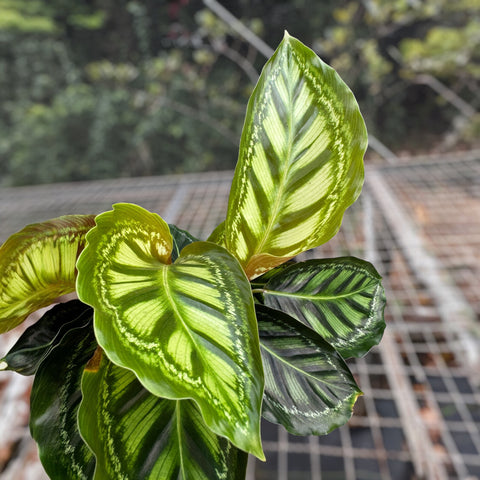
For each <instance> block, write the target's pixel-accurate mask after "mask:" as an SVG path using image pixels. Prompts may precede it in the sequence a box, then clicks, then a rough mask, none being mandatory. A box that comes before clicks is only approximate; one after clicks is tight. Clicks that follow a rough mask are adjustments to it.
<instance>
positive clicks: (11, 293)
mask: <svg viewBox="0 0 480 480" xmlns="http://www.w3.org/2000/svg"><path fill="white" fill-rule="evenodd" d="M94 218H95V217H94V216H93V215H67V216H64V217H59V218H55V219H53V220H49V221H47V222H43V223H35V224H32V225H28V226H26V227H25V228H24V229H23V230H21V231H19V232H17V233H15V234H14V235H12V236H11V237H10V238H9V239H8V240H7V241H6V242H5V243H4V244H3V245H2V246H1V247H0V333H4V332H8V331H9V330H11V329H12V328H14V327H16V326H17V325H19V324H20V323H22V322H23V321H24V320H25V318H26V317H27V316H28V315H30V314H31V313H33V312H35V311H36V310H38V309H40V308H42V307H46V306H48V305H50V304H51V303H53V301H54V300H55V299H56V298H57V297H59V296H61V295H64V294H66V293H70V292H73V291H74V290H75V274H76V270H75V262H76V261H77V257H78V255H79V254H80V252H81V251H82V249H83V247H84V244H85V235H86V233H87V232H88V231H89V230H90V229H91V228H92V227H94V226H95V221H94Z"/></svg>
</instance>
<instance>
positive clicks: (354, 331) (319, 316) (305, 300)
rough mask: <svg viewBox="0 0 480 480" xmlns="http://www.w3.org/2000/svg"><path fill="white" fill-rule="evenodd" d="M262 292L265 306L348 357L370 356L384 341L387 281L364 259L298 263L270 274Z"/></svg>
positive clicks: (347, 258)
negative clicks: (304, 327)
mask: <svg viewBox="0 0 480 480" xmlns="http://www.w3.org/2000/svg"><path fill="white" fill-rule="evenodd" d="M273 272H274V270H272V271H271V272H269V275H270V274H271V273H273ZM260 290H261V292H262V293H263V298H264V303H265V305H267V306H269V307H271V308H274V309H277V310H282V311H283V312H285V313H288V314H289V315H291V316H292V317H294V318H296V319H297V320H300V321H301V322H303V323H304V324H305V325H307V326H309V327H311V328H313V330H315V331H316V332H317V333H319V334H320V335H321V336H322V337H323V338H324V339H325V340H326V341H327V342H328V343H330V344H331V345H333V346H334V347H335V348H336V349H337V350H338V351H339V352H340V353H341V354H342V355H343V357H344V358H348V357H354V356H355V357H358V356H361V355H364V354H365V353H366V352H367V351H368V350H369V349H370V348H371V347H372V346H374V345H377V344H378V342H379V341H380V339H381V338H382V334H383V331H384V329H385V321H384V318H383V311H384V308H385V292H384V290H383V287H382V283H381V277H380V275H379V274H378V273H377V271H376V270H375V268H374V267H373V266H372V265H371V264H370V263H368V262H365V261H363V260H359V259H358V258H353V257H342V258H332V259H325V260H308V261H306V262H301V263H297V264H294V265H291V266H289V267H288V268H285V269H282V270H280V271H279V272H278V274H273V275H270V276H269V279H268V281H267V282H266V284H265V285H264V287H263V288H262V289H260Z"/></svg>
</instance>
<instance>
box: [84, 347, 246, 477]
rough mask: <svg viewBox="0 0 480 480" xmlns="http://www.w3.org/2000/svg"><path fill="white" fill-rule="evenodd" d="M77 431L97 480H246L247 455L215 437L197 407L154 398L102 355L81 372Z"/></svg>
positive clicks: (125, 370)
mask: <svg viewBox="0 0 480 480" xmlns="http://www.w3.org/2000/svg"><path fill="white" fill-rule="evenodd" d="M82 392H83V401H82V404H81V407H80V411H79V425H80V431H81V432H82V435H83V437H84V438H85V440H86V442H87V443H88V445H89V446H90V447H91V449H92V450H93V451H94V453H95V455H96V458H97V467H96V471H95V477H94V479H96V480H103V479H108V478H122V479H124V480H128V479H132V480H137V479H139V478H141V479H142V480H148V479H152V480H153V479H155V480H157V479H162V480H216V479H219V480H220V479H222V480H244V478H245V470H246V463H247V455H246V454H245V453H244V452H242V451H240V450H238V449H237V448H235V447H233V446H232V444H231V443H230V442H228V440H227V439H225V438H223V437H219V436H217V435H215V434H214V433H213V432H212V431H211V430H210V429H209V428H208V427H207V426H206V425H205V422H204V421H203V419H202V416H201V413H200V411H199V409H198V406H197V405H196V404H195V402H193V401H191V400H167V399H164V398H159V397H156V396H154V395H152V394H151V393H150V392H149V391H148V390H146V389H145V388H144V387H143V386H142V385H141V384H140V382H139V381H138V380H137V378H136V377H135V375H134V374H133V373H132V372H131V371H129V370H127V369H124V368H121V367H118V366H116V365H114V364H113V363H112V362H110V361H109V360H108V359H107V357H106V356H105V355H104V354H102V353H101V351H100V352H98V353H97V355H96V356H95V361H92V362H91V363H90V364H89V366H88V367H87V369H86V370H85V373H84V376H83V381H82Z"/></svg>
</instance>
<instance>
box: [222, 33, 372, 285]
mask: <svg viewBox="0 0 480 480" xmlns="http://www.w3.org/2000/svg"><path fill="white" fill-rule="evenodd" d="M366 148H367V134H366V129H365V124H364V122H363V119H362V117H361V115H360V111H359V109H358V105H357V103H356V101H355V98H354V96H353V94H352V92H351V91H350V90H349V88H348V87H347V86H346V85H345V84H344V83H343V81H342V80H341V79H340V77H339V76H338V75H337V73H336V72H335V71H334V70H333V69H332V68H330V67H329V66H327V65H326V64H325V63H323V62H322V61H321V60H320V59H319V58H318V57H317V56H316V55H315V53H314V52H313V51H311V50H310V49H308V48H307V47H305V46H304V45H303V44H302V43H300V42H299V41H298V40H296V39H294V38H293V37H290V36H289V35H288V34H286V35H285V38H284V39H283V41H282V43H281V44H280V46H279V47H278V49H277V51H276V52H275V54H274V55H273V57H272V58H271V59H270V60H269V61H268V62H267V64H266V66H265V67H264V69H263V72H262V75H261V77H260V79H259V81H258V84H257V86H256V87H255V90H254V92H253V94H252V97H251V99H250V102H249V104H248V109H247V115H246V119H245V125H244V128H243V133H242V139H241V143H240V154H239V160H238V164H237V168H236V170H235V176H234V180H233V184H232V190H231V192H230V199H229V208H228V213H227V219H226V222H225V227H224V233H223V234H221V232H218V231H217V232H216V233H215V235H214V236H213V238H214V239H217V240H218V239H222V242H223V243H224V245H225V246H226V248H227V249H228V250H229V251H230V252H232V253H233V254H234V255H235V256H236V257H237V258H238V259H239V261H240V263H241V265H242V266H243V268H244V270H245V272H246V273H247V276H248V277H249V278H255V277H257V276H258V275H260V274H262V273H264V272H265V271H267V270H269V269H271V268H273V267H275V266H276V265H279V264H281V263H283V262H284V261H286V260H287V259H289V258H292V257H293V256H295V255H297V254H298V253H301V252H303V251H305V250H308V249H310V248H313V247H316V246H318V245H320V244H322V243H324V242H326V241H328V240H329V239H330V238H331V237H333V236H334V235H335V233H336V232H337V231H338V229H339V227H340V223H341V221H342V216H343V213H344V211H345V210H346V209H347V208H348V207H349V206H350V205H351V204H352V203H353V202H354V201H355V200H356V198H357V197H358V195H359V194H360V191H361V188H362V184H363V154H364V152H365V149H366ZM219 228H221V227H219Z"/></svg>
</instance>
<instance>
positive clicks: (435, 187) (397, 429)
mask: <svg viewBox="0 0 480 480" xmlns="http://www.w3.org/2000/svg"><path fill="white" fill-rule="evenodd" d="M479 158H480V156H475V155H473V156H472V155H471V154H470V155H469V156H465V157H461V158H460V159H457V160H456V161H455V162H447V161H443V160H442V161H422V162H409V163H408V164H402V165H397V166H390V167H379V166H376V167H375V168H374V169H371V170H370V171H369V172H368V173H367V179H370V178H371V179H372V180H371V181H370V180H367V185H366V188H365V189H364V193H363V194H362V196H361V198H360V200H359V201H358V202H357V203H356V204H355V205H354V206H353V207H351V208H350V209H349V210H348V211H347V213H346V215H345V218H344V222H343V225H342V228H341V229H340V231H339V233H338V234H337V236H336V237H334V238H333V239H332V240H331V241H330V242H329V243H327V244H325V245H323V246H322V247H320V248H318V249H316V250H314V251H311V252H307V253H306V254H304V258H309V257H310V258H311V257H334V256H344V255H355V256H359V257H362V258H367V259H369V260H371V261H373V262H374V264H375V266H376V267H377V269H378V270H379V271H380V273H381V274H382V276H383V283H384V285H385V288H386V291H387V302H388V303H387V308H386V312H385V313H386V320H387V329H386V333H385V335H384V338H383V340H382V342H381V344H380V346H378V347H375V348H374V349H373V350H372V351H371V352H370V353H369V354H368V355H366V356H365V357H363V358H360V359H353V360H348V363H349V366H350V368H351V369H352V371H353V373H354V375H355V377H356V379H357V381H358V383H359V386H360V388H361V389H362V391H363V392H364V396H362V397H360V398H359V400H358V401H357V404H356V406H355V410H354V415H353V417H352V419H351V420H350V422H349V423H348V424H347V425H345V426H343V427H341V428H339V429H337V430H334V431H333V432H331V433H330V434H329V435H327V436H322V437H295V436H292V435H289V434H288V433H287V432H286V431H285V430H284V429H283V428H282V427H278V426H276V425H272V424H269V423H267V422H265V423H264V424H263V427H262V429H263V430H262V431H263V438H264V448H265V453H266V457H267V462H266V463H263V462H260V461H257V460H255V459H253V458H251V459H250V461H249V466H248V472H247V475H248V479H249V480H254V479H255V480H261V479H272V478H275V479H279V480H302V479H308V480H320V479H321V480H326V479H332V480H333V479H347V480H350V479H352V480H357V479H358V480H362V479H365V480H367V479H368V480H375V479H381V480H396V479H398V480H413V479H422V478H424V479H429V480H430V479H432V480H436V479H459V480H467V479H468V480H473V479H475V478H479V479H480V388H479V377H478V372H479V371H480V369H479V363H478V359H477V358H476V355H475V353H476V352H478V351H480V349H478V338H477V337H476V336H475V333H476V328H477V327H478V315H479V313H480V312H479V303H480V302H479V296H480V292H479V291H478V278H479V276H478V274H479V271H480V267H479V263H480V259H479V249H478V246H479V242H480V215H479V212H480V210H479V209H480V180H479V179H480V175H479V169H480V163H479V160H478V159H479ZM231 178H232V173H231V172H220V173H209V174H192V175H184V176H169V177H160V178H146V179H124V180H115V181H109V182H92V183H85V184H72V185H58V186H55V187H52V186H44V187H34V188H28V189H23V188H20V189H4V190H0V224H1V225H2V230H1V231H0V241H3V240H5V238H6V237H7V236H8V235H9V234H11V233H13V232H14V231H16V230H18V229H20V228H21V227H22V226H23V225H25V224H26V223H31V222H34V221H39V220H44V219H47V218H52V217H53V216H56V215H61V214H66V213H97V212H100V211H103V210H106V209H109V208H110V206H111V204H112V203H115V202H118V201H128V202H134V203H137V204H140V205H142V206H144V207H145V208H148V209H150V210H152V211H156V212H158V213H159V214H161V215H162V216H163V217H164V218H165V219H166V220H167V221H169V222H171V223H175V224H177V225H178V226H179V227H181V228H184V229H186V230H189V231H190V232H191V233H192V234H194V235H196V236H198V237H199V238H206V237H207V236H208V234H209V233H210V232H211V231H212V230H213V228H214V227H215V226H216V225H217V224H218V223H220V222H221V221H222V220H223V218H224V217H225V213H226V208H227V201H228V191H229V188H230V181H231ZM379 185H382V186H383V189H382V188H380V187H379ZM377 187H378V188H377ZM387 200H388V201H387ZM389 202H393V203H391V204H390V203H389ZM392 205H393V206H392ZM398 208H400V210H398ZM422 248H423V249H422ZM423 257H426V258H427V260H430V262H427V263H424V264H422V261H424V260H425V259H424V258H423ZM432 272H433V273H434V274H436V275H437V276H438V277H439V278H435V279H434V280H433V281H431V279H430V278H429V274H431V273H432ZM444 297H455V298H444ZM452 305H453V306H452ZM17 334H18V332H17ZM0 347H1V349H2V351H1V352H0V353H3V352H4V348H5V345H0ZM11 381H12V380H10V379H9V380H8V381H4V382H3V385H0V388H1V387H3V388H1V389H0V403H1V404H2V405H4V404H5V402H6V401H12V398H10V397H12V395H10V397H9V393H8V383H9V382H11ZM27 382H28V380H27ZM19 391H22V392H23V393H20V394H19V395H21V399H22V401H23V403H24V404H25V400H26V399H27V398H28V396H27V394H28V384H27V387H24V388H23V390H21V389H20V390H19ZM15 400H16V401H17V403H18V399H15V398H13V401H15ZM1 421H2V420H1V418H0V423H1ZM27 421H28V418H27V417H26V415H25V411H23V413H22V415H19V418H18V422H17V425H16V430H15V432H16V436H15V435H14V436H13V437H12V438H11V439H10V442H13V444H14V445H15V448H13V447H12V451H13V453H14V455H12V458H10V459H8V460H4V459H2V457H1V455H0V472H1V471H2V468H3V472H2V473H0V478H2V479H5V480H6V479H10V478H11V479H18V480H21V479H22V478H28V479H29V480H33V479H35V478H44V477H42V474H41V473H39V472H40V470H38V469H37V470H33V469H32V468H33V467H32V465H35V462H36V459H35V457H34V456H33V455H32V447H31V442H27V440H26V438H28V432H27V428H26V422H27ZM10 422H11V419H10ZM2 431H3V429H2ZM4 443H5V442H3V444H2V440H1V439H0V453H1V451H2V448H6V446H5V445H4ZM27 447H28V448H27ZM22 456H23V458H22ZM15 457H16V458H15ZM2 460H3V465H2ZM19 460H22V462H20V461H19ZM25 465H30V470H25ZM26 471H27V472H28V473H25V472H26ZM34 472H36V473H35V474H34Z"/></svg>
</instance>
